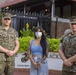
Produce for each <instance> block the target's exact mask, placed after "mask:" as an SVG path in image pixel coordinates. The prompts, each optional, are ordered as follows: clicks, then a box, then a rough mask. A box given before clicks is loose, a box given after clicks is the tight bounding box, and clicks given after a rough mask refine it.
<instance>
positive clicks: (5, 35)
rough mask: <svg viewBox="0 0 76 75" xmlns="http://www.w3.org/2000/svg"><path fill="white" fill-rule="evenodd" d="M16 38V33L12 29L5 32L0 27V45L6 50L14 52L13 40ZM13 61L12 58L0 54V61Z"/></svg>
mask: <svg viewBox="0 0 76 75" xmlns="http://www.w3.org/2000/svg"><path fill="white" fill-rule="evenodd" d="M17 37H18V33H17V31H16V30H14V29H13V28H11V27H10V28H9V29H8V30H5V28H4V27H2V26H0V45H1V46H2V47H4V48H6V49H8V50H14V48H15V40H16V38H17ZM6 58H7V61H13V59H14V57H13V56H11V57H7V55H6V54H5V53H2V52H0V61H6Z"/></svg>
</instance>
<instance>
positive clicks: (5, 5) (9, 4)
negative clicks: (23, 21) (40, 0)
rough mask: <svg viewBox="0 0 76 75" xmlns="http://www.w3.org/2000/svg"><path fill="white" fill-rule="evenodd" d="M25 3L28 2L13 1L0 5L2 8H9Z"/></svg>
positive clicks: (22, 0) (23, 0)
mask: <svg viewBox="0 0 76 75" xmlns="http://www.w3.org/2000/svg"><path fill="white" fill-rule="evenodd" d="M25 1H27V0H13V1H9V2H5V3H3V4H1V5H0V8H4V7H8V6H11V5H15V4H18V3H22V2H25Z"/></svg>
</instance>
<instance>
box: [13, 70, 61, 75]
mask: <svg viewBox="0 0 76 75" xmlns="http://www.w3.org/2000/svg"><path fill="white" fill-rule="evenodd" d="M29 72H30V70H29V69H15V71H14V75H29ZM49 75H62V74H61V71H57V70H50V71H49Z"/></svg>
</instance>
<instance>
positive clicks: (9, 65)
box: [0, 61, 14, 75]
mask: <svg viewBox="0 0 76 75" xmlns="http://www.w3.org/2000/svg"><path fill="white" fill-rule="evenodd" d="M13 71H14V61H13V62H12V61H11V62H10V61H9V62H0V75H13Z"/></svg>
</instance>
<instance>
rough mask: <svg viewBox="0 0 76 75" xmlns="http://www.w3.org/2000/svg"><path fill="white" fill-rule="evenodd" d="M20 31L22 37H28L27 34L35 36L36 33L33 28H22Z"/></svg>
mask: <svg viewBox="0 0 76 75" xmlns="http://www.w3.org/2000/svg"><path fill="white" fill-rule="evenodd" d="M20 33H21V37H27V36H31V37H33V36H34V33H33V31H32V30H31V29H24V28H23V29H22V30H20Z"/></svg>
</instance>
